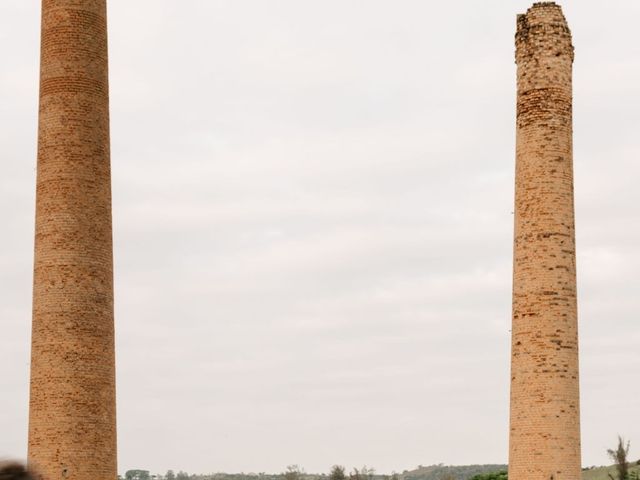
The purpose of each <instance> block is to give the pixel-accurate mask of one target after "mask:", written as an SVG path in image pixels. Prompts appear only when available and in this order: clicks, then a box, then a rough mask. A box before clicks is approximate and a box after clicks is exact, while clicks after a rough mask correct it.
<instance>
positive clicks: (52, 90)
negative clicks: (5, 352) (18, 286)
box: [28, 0, 117, 480]
mask: <svg viewBox="0 0 640 480" xmlns="http://www.w3.org/2000/svg"><path fill="white" fill-rule="evenodd" d="M109 163H110V160H109V94H108V72H107V19H106V0H43V1H42V37H41V63H40V108H39V130H38V175H37V192H36V229H35V263H34V281H33V324H32V346H31V392H30V403H29V453H28V457H29V464H30V466H32V467H34V468H36V469H37V471H38V472H39V473H40V474H41V475H42V476H43V477H44V478H45V479H46V480H58V479H69V480H94V479H95V480H114V479H115V478H116V476H117V471H116V416H115V415H116V409H115V355H114V327H113V259H112V257H113V254H112V236H111V176H110V175H111V174H110V165H109Z"/></svg>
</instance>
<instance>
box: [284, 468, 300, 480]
mask: <svg viewBox="0 0 640 480" xmlns="http://www.w3.org/2000/svg"><path fill="white" fill-rule="evenodd" d="M303 473H304V471H303V470H302V469H301V468H300V467H299V466H298V465H287V470H286V471H285V472H284V478H285V480H300V479H301V478H302V474H303Z"/></svg>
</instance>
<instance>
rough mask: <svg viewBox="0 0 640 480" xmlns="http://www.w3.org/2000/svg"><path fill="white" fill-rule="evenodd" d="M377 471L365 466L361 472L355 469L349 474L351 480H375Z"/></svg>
mask: <svg viewBox="0 0 640 480" xmlns="http://www.w3.org/2000/svg"><path fill="white" fill-rule="evenodd" d="M375 472H376V471H375V469H373V468H367V466H366V465H364V466H363V467H362V468H361V469H360V470H358V469H357V468H355V467H354V469H353V471H351V472H350V473H349V480H373V475H374V474H375Z"/></svg>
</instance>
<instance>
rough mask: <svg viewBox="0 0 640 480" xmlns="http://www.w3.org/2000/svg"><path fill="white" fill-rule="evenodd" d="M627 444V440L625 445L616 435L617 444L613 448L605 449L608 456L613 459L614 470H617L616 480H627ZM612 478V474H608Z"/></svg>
mask: <svg viewBox="0 0 640 480" xmlns="http://www.w3.org/2000/svg"><path fill="white" fill-rule="evenodd" d="M629 444H630V442H627V443H626V445H625V443H624V439H623V438H622V437H621V436H620V435H618V446H617V447H616V449H615V450H611V449H609V450H607V453H608V454H609V457H611V460H613V462H614V464H615V467H616V471H617V472H618V480H629V462H628V461H627V459H628V457H629ZM609 477H611V479H612V480H615V479H614V478H613V475H611V474H609Z"/></svg>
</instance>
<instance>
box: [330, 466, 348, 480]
mask: <svg viewBox="0 0 640 480" xmlns="http://www.w3.org/2000/svg"><path fill="white" fill-rule="evenodd" d="M346 478H347V476H346V475H345V473H344V467H343V466H342V465H334V466H333V467H331V473H329V480H346Z"/></svg>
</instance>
